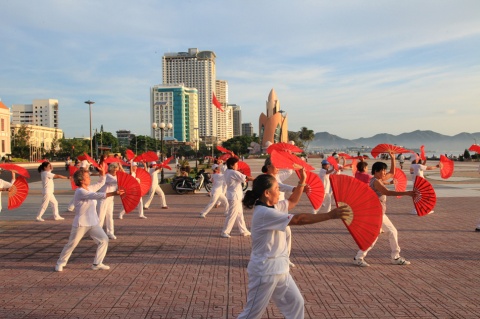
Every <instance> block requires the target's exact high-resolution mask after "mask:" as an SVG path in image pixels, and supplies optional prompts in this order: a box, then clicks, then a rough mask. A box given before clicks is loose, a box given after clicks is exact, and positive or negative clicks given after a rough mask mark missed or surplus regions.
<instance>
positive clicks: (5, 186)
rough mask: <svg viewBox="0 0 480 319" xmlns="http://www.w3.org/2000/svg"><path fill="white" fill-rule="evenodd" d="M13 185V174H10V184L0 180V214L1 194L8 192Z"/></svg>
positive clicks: (0, 209) (0, 207)
mask: <svg viewBox="0 0 480 319" xmlns="http://www.w3.org/2000/svg"><path fill="white" fill-rule="evenodd" d="M13 183H15V173H14V172H12V179H11V181H10V182H7V181H6V180H3V179H0V213H1V212H2V192H8V190H9V189H10V187H12V185H13Z"/></svg>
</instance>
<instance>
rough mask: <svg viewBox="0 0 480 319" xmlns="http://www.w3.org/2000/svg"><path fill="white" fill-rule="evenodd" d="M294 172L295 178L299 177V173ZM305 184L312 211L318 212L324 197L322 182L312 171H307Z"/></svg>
mask: <svg viewBox="0 0 480 319" xmlns="http://www.w3.org/2000/svg"><path fill="white" fill-rule="evenodd" d="M295 172H296V173H297V176H298V177H300V172H299V171H298V170H297V171H295ZM305 183H306V184H307V185H308V186H309V188H310V191H309V192H308V193H307V197H308V200H310V203H311V204H312V207H313V209H315V210H318V209H319V208H320V206H322V203H323V199H324V197H325V188H324V187H323V182H322V180H321V179H320V177H319V176H318V174H315V173H313V172H312V171H307V179H306V181H305Z"/></svg>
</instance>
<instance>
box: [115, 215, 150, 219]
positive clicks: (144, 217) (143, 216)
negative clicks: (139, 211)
mask: <svg viewBox="0 0 480 319" xmlns="http://www.w3.org/2000/svg"><path fill="white" fill-rule="evenodd" d="M138 218H143V219H147V216H145V215H142V216H138ZM120 219H121V218H120Z"/></svg>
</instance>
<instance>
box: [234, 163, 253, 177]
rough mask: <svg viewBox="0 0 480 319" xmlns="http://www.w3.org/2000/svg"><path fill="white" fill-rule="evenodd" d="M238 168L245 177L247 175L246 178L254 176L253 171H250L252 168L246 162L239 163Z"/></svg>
mask: <svg viewBox="0 0 480 319" xmlns="http://www.w3.org/2000/svg"><path fill="white" fill-rule="evenodd" d="M237 163H238V168H237V170H238V171H239V172H240V173H242V174H243V175H246V176H252V170H251V169H250V166H248V164H247V163H245V162H242V161H238V162H237Z"/></svg>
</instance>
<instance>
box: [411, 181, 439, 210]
mask: <svg viewBox="0 0 480 319" xmlns="http://www.w3.org/2000/svg"><path fill="white" fill-rule="evenodd" d="M413 191H414V192H415V196H413V205H414V206H415V209H416V210H417V215H418V216H425V215H428V213H430V212H431V211H432V210H433V208H434V207H435V204H436V202H437V195H436V194H435V190H434V189H433V186H432V184H430V183H429V182H428V181H427V180H426V179H425V178H422V177H420V176H417V177H416V178H415V183H413Z"/></svg>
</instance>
